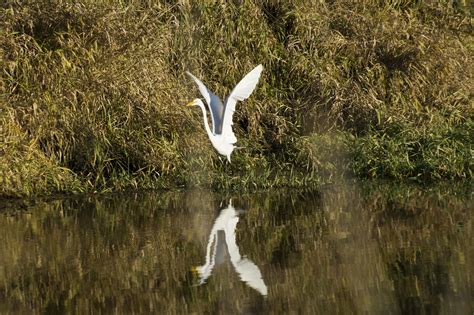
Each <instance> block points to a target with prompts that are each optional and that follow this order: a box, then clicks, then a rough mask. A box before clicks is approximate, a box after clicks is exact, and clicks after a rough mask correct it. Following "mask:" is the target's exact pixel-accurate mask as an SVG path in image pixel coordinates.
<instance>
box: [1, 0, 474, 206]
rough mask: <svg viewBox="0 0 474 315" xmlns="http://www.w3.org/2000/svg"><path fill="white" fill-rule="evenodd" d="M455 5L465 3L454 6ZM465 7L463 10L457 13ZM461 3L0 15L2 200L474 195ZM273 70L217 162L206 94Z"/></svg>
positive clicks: (63, 7)
mask: <svg viewBox="0 0 474 315" xmlns="http://www.w3.org/2000/svg"><path fill="white" fill-rule="evenodd" d="M453 3H454V4H453ZM463 4H464V5H463ZM469 9H470V7H469V6H466V2H463V1H454V2H453V1H400V0H398V1H394V0H392V1H379V0H362V1H354V0H336V1H306V0H305V1H270V0H254V1H203V2H197V1H196V2H195V1H177V2H173V1H103V0H99V1H86V0H84V1H62V0H31V1H16V0H7V1H4V2H3V3H2V4H1V5H0V34H1V36H0V61H1V62H0V67H1V69H0V70H1V71H0V77H1V82H0V93H1V98H0V181H1V183H0V195H1V196H3V197H5V196H9V197H11V196H30V195H42V194H43V195H44V194H51V193H55V192H66V193H70V192H79V191H108V190H121V189H126V188H174V187H182V186H186V187H196V186H200V187H211V188H214V189H234V190H235V189H238V190H247V189H252V188H255V187H282V186H285V187H298V186H310V185H314V184H320V183H324V182H331V181H334V179H335V178H338V177H362V178H391V179H397V180H403V179H413V180H418V181H432V180H438V179H454V180H463V179H465V180H472V177H473V168H474V167H473V166H474V165H473V163H474V159H473V151H474V137H473V134H474V123H473V112H474V107H473V99H472V86H474V82H473V65H474V61H473V56H474V53H473V47H474V46H473V36H472V24H471V19H470V17H469V16H470V12H469V11H468V10H469ZM259 63H262V64H263V65H264V67H265V70H264V73H263V76H262V79H261V81H260V83H259V85H258V87H257V89H256V91H255V92H254V94H253V96H252V98H251V99H249V100H248V101H246V102H245V103H243V104H240V105H239V107H238V111H237V112H236V115H235V116H236V123H235V125H234V129H235V132H236V134H237V136H238V138H239V140H240V145H241V146H244V147H245V148H246V149H245V150H240V151H239V152H238V154H235V156H233V162H232V164H230V165H229V164H226V163H223V162H222V161H221V160H219V158H218V156H217V154H215V152H214V151H213V149H212V147H211V146H210V144H209V143H208V139H207V137H206V134H205V132H204V131H203V129H202V125H201V124H202V121H201V120H200V113H199V112H196V111H191V110H189V109H187V108H185V107H184V106H183V105H184V104H186V103H187V102H189V101H190V100H192V99H193V98H195V97H196V96H198V92H197V90H196V89H195V87H194V86H193V84H192V82H190V81H189V80H188V79H187V78H186V77H185V75H184V73H185V71H186V70H190V71H191V72H193V73H194V74H196V75H198V76H199V77H201V78H202V79H203V80H204V81H205V82H206V84H207V85H208V86H209V88H211V89H212V90H214V91H216V93H217V94H218V95H228V93H229V92H230V91H229V89H230V88H232V87H233V86H234V84H235V83H236V82H238V80H239V79H240V78H241V77H242V75H243V74H245V73H247V72H248V71H249V70H250V69H252V68H253V67H254V66H255V65H257V64H259Z"/></svg>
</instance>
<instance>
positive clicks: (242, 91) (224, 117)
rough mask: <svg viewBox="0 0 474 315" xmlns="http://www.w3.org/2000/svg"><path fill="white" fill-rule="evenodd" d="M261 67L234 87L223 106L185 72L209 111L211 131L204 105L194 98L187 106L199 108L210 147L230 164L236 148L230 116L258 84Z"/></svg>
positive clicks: (212, 94) (200, 83) (194, 78)
mask: <svg viewBox="0 0 474 315" xmlns="http://www.w3.org/2000/svg"><path fill="white" fill-rule="evenodd" d="M262 70H263V66H262V65H258V66H256V67H255V68H254V69H253V70H252V71H250V72H249V73H247V75H246V76H245V77H244V78H243V79H242V80H241V81H240V82H239V83H238V84H237V85H236V86H235V87H234V89H233V90H232V92H231V93H230V95H229V97H228V98H227V99H226V101H225V104H222V102H221V100H220V99H219V97H217V96H216V95H215V94H214V93H212V92H211V91H210V90H209V89H208V88H207V87H206V86H205V85H204V83H202V82H201V81H200V80H199V79H198V78H196V77H195V76H194V75H192V74H191V73H190V72H186V73H187V74H188V75H189V76H190V77H191V79H193V80H194V82H196V84H197V86H198V88H199V92H201V94H202V96H203V97H204V99H205V100H206V103H207V105H209V108H210V111H211V119H212V130H211V128H210V127H209V123H208V121H207V112H206V108H205V106H204V103H203V102H202V101H201V99H199V98H196V99H195V100H193V101H192V102H190V103H189V104H188V105H187V106H199V107H200V108H201V110H202V113H203V117H204V128H205V129H206V132H207V135H208V136H209V139H210V140H211V143H212V145H213V146H214V148H215V149H216V150H217V152H219V153H220V154H222V155H224V156H226V157H227V159H228V160H229V162H230V155H231V154H232V151H234V149H235V148H236V146H235V145H234V144H235V143H236V142H237V138H236V137H235V134H234V132H233V131H232V124H233V122H232V116H233V114H234V112H235V105H236V104H237V101H243V100H245V99H247V98H248V97H249V96H250V94H252V92H253V90H254V89H255V86H256V85H257V83H258V80H259V78H260V74H261V73H262Z"/></svg>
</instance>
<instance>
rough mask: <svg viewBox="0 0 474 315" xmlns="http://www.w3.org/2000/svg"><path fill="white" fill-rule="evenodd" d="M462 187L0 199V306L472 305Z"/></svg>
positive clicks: (329, 308)
mask: <svg viewBox="0 0 474 315" xmlns="http://www.w3.org/2000/svg"><path fill="white" fill-rule="evenodd" d="M469 189H471V188H466V187H464V188H463V187H460V188H453V187H449V186H445V187H435V188H432V189H420V188H417V187H396V186H393V185H388V184H379V185H377V186H376V185H363V184H358V185H340V186H328V187H325V188H322V189H320V190H318V191H312V192H300V191H278V192H272V193H266V192H262V193H257V194H251V195H245V196H232V197H233V198H232V204H233V206H232V208H233V209H234V210H232V208H231V207H229V196H219V195H217V194H215V193H211V192H207V191H188V192H183V193H164V194H161V193H157V192H143V193H130V194H121V195H105V196H104V195H103V196H91V197H80V198H74V199H65V200H53V201H47V202H46V201H38V202H36V203H35V204H31V205H26V206H25V207H22V208H20V207H16V206H15V205H9V206H6V203H3V204H4V206H3V207H2V210H1V212H0V252H1V253H2V254H1V255H0V312H1V313H7V312H31V311H43V312H48V313H54V312H59V313H64V312H68V311H77V312H80V313H85V312H92V311H100V310H102V311H108V312H109V311H110V312H115V311H116V312H121V313H123V312H127V313H149V312H158V311H160V312H167V313H187V312H196V313H209V312H223V313H224V312H225V313H229V312H232V313H248V312H276V313H281V312H304V313H353V312H357V313H381V312H384V313H395V314H396V313H406V312H426V313H469V312H470V311H472V308H473V305H472V301H473V300H474V297H473V294H472V292H474V288H473V286H474V284H473V281H472V279H473V270H472V265H473V264H472V259H473V257H472V253H473V245H472V244H473V243H474V242H473V229H472V215H471V213H472V209H473V201H472V192H471V191H470V190H469ZM220 204H222V206H220ZM236 209H243V210H245V211H242V212H240V211H238V210H236ZM226 211H227V212H226ZM232 211H234V212H233V213H231V212H232ZM224 219H225V220H224ZM226 220H227V221H226ZM224 221H226V223H225V222H224ZM219 222H220V223H219ZM224 223H225V224H224ZM224 227H225V228H224ZM226 229H227V230H226ZM219 231H221V232H219ZM214 232H215V233H214ZM219 233H221V235H222V233H227V235H222V236H224V239H225V244H224V243H222V244H221V245H223V246H225V248H224V249H226V251H221V252H219V250H218V248H217V245H218V244H217V243H218V241H219V240H218V238H219ZM233 237H235V238H234V239H233ZM209 243H210V244H211V245H210V246H211V247H210V251H209V248H208V244H209ZM219 253H220V254H225V255H228V256H229V257H225V256H220V254H219ZM235 253H237V254H238V255H235ZM213 256H214V257H213ZM206 257H209V259H207V258H206ZM212 257H213V258H212ZM211 258H212V259H214V266H213V267H212V268H211V269H212V270H211V272H212V275H211V273H209V274H206V275H205V272H204V270H205V267H206V265H207V267H209V266H210V262H211ZM222 258H224V259H222ZM218 262H222V263H221V264H219V263H218ZM238 262H241V263H242V262H247V263H249V264H248V266H251V267H252V268H253V269H252V268H250V269H252V270H253V271H254V272H255V270H258V273H254V274H253V276H252V277H250V278H252V279H254V281H256V282H254V285H252V282H251V280H249V278H248V277H247V278H245V276H243V274H245V271H244V272H242V271H239V269H238V267H236V264H237V263H238ZM196 265H201V267H202V269H201V273H199V272H198V273H193V272H192V271H191V270H192V267H193V266H196ZM255 268H256V269H255ZM250 269H249V270H250ZM197 270H198V269H196V271H197ZM246 279H247V280H246ZM242 280H244V281H242ZM245 281H246V282H245ZM259 281H260V282H259ZM200 282H201V283H202V285H198V286H197V285H196V284H199V283H200ZM204 282H205V283H204ZM255 283H258V285H257V284H255ZM262 284H263V286H264V287H263V286H262ZM263 288H264V289H263ZM263 293H265V294H263ZM264 295H266V297H264Z"/></svg>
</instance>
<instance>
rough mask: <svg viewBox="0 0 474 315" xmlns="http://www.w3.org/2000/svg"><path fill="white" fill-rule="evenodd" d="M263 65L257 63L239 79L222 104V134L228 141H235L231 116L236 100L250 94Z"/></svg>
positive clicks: (241, 99)
mask: <svg viewBox="0 0 474 315" xmlns="http://www.w3.org/2000/svg"><path fill="white" fill-rule="evenodd" d="M262 70H263V66H262V65H258V66H256V67H255V68H254V69H253V70H252V71H250V72H249V73H247V75H246V76H245V77H244V78H243V79H242V80H240V82H239V83H238V84H237V85H236V86H235V87H234V89H233V90H232V92H231V93H230V95H229V97H228V98H227V101H226V103H225V105H224V119H223V120H224V121H223V125H222V135H224V136H225V137H226V139H227V141H229V142H230V143H236V142H237V138H236V137H235V134H234V132H233V131H232V124H233V123H232V116H233V115H234V112H235V105H236V104H237V101H243V100H245V99H246V98H248V97H249V96H250V94H252V92H253V90H254V89H255V87H256V86H257V83H258V80H259V79H260V74H261V73H262Z"/></svg>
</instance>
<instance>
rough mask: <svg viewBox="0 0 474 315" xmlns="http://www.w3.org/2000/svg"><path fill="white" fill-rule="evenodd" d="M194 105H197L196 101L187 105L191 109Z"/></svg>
mask: <svg viewBox="0 0 474 315" xmlns="http://www.w3.org/2000/svg"><path fill="white" fill-rule="evenodd" d="M194 105H196V102H195V101H192V102H189V103H188V104H186V106H188V107H191V106H194Z"/></svg>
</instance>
